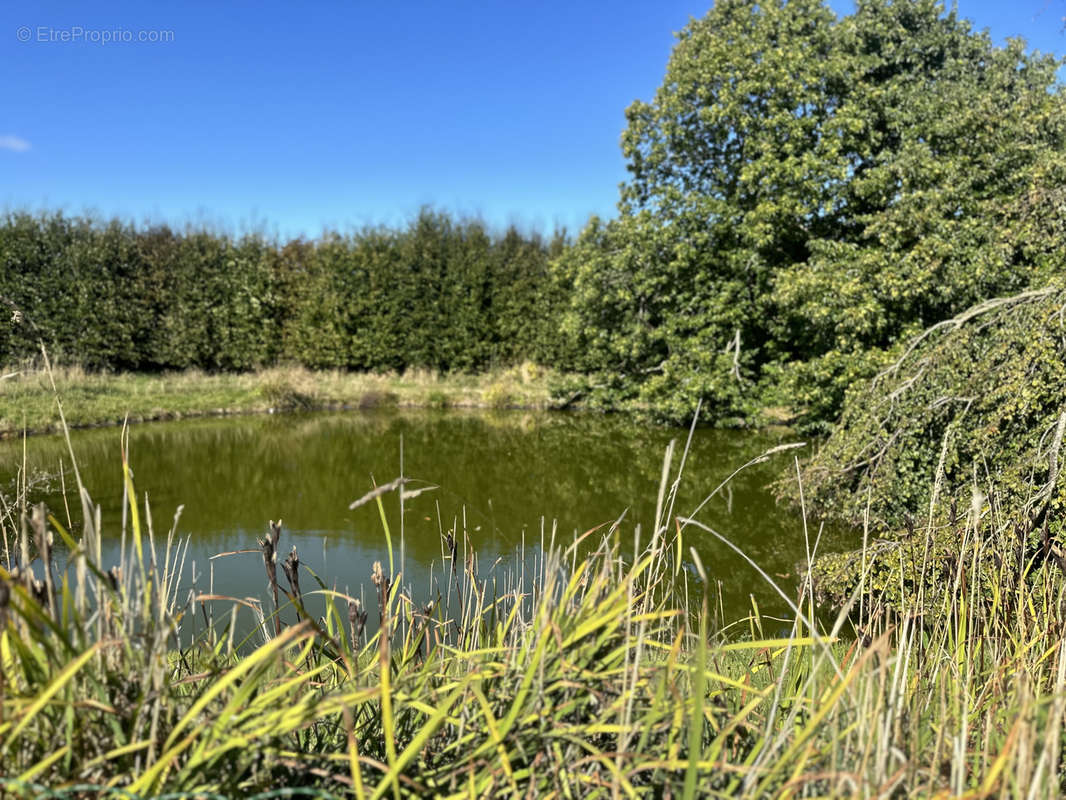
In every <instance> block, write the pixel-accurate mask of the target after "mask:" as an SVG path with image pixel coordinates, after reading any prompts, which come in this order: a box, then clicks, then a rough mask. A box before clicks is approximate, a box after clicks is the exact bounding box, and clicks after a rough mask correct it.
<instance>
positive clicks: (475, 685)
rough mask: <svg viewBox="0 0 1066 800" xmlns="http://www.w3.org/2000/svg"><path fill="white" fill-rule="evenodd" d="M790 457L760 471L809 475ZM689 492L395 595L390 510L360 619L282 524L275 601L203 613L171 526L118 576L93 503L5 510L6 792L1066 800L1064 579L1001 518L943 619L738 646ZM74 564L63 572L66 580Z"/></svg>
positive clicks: (799, 600) (756, 638)
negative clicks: (186, 582)
mask: <svg viewBox="0 0 1066 800" xmlns="http://www.w3.org/2000/svg"><path fill="white" fill-rule="evenodd" d="M780 450H781V448H774V450H773V451H770V452H769V453H768V454H767V456H766V457H768V458H778V459H782V460H783V461H784V459H787V458H789V455H790V454H782V453H780V452H775V451H780ZM783 465H784V464H783ZM675 474H677V460H676V459H675V460H671V459H670V458H669V456H668V460H667V463H666V464H665V465H664V470H663V475H664V477H663V482H662V486H661V488H660V501H659V503H658V507H659V510H658V511H657V512H656V515H655V517H656V518H655V519H654V520H648V521H645V527H644V529H643V534H641V532H639V531H635V530H633V529H632V528H631V527H625V528H618V529H616V528H613V527H605V528H602V529H599V530H594V531H590V532H588V533H587V534H585V535H584V536H583V537H581V538H580V540H578V541H574V542H563V543H561V544H560V543H558V542H556V541H555V537H554V536H552V535H551V533H550V531H548V532H546V533H545V535H544V539H543V541H542V542H540V543H539V545H536V546H532V547H531V549H530V551H529V552H528V553H524V554H521V558H519V559H517V560H516V561H515V562H514V563H513V564H511V565H510V566H509V567H508V565H506V564H497V565H484V564H480V563H479V561H478V558H477V555H476V553H475V552H474V551H473V550H472V549H471V547H470V545H469V543H468V542H467V541H465V540H464V538H463V536H462V534H461V531H460V530H457V529H448V528H447V527H446V526H445V527H442V539H441V557H440V561H439V562H438V566H437V569H436V570H435V573H434V574H436V575H437V576H438V577H437V579H436V580H433V581H432V583H431V585H425V586H412V585H411V584H410V583H409V581H407V580H406V579H405V578H404V576H403V575H402V574H400V573H399V564H400V563H401V559H400V557H399V556H398V555H397V557H396V558H395V559H393V558H392V557H391V552H392V551H393V550H394V549H396V548H398V547H399V537H398V536H397V532H396V531H390V529H389V527H388V524H387V522H386V517H385V515H384V513H382V515H381V519H382V527H381V531H380V535H381V536H382V537H383V538H384V540H385V541H386V543H388V545H389V550H390V558H389V563H385V564H379V565H375V567H374V570H373V572H372V573H371V574H369V575H365V576H352V580H353V581H354V582H355V583H363V584H364V585H365V586H366V588H367V591H366V595H365V596H366V597H367V598H372V599H371V600H370V601H369V602H368V604H367V605H368V607H365V608H364V607H363V606H361V605H360V604H359V603H358V601H356V600H355V598H354V597H348V596H347V595H342V594H339V593H337V592H336V591H334V590H332V589H330V588H328V587H326V586H323V585H321V584H320V583H318V582H317V577H316V576H315V574H314V573H312V572H310V571H308V570H307V569H306V568H305V567H301V565H300V562H299V554H298V553H297V552H295V549H294V548H293V549H291V550H290V547H289V544H288V542H287V541H286V537H285V533H284V529H283V528H281V527H280V526H274V525H273V524H271V525H270V526H269V527H268V526H267V524H266V521H265V520H264V529H265V530H266V531H267V534H266V535H265V537H264V539H263V540H262V542H261V543H260V546H261V548H262V549H263V551H264V561H263V564H264V573H263V581H264V587H265V588H266V589H267V594H266V595H265V597H266V599H265V600H262V601H260V600H255V599H245V598H241V599H236V598H229V597H226V596H225V594H224V592H225V588H224V587H215V591H214V593H212V594H209V595H208V594H200V595H196V596H186V595H183V594H182V590H181V589H180V578H181V574H182V571H183V564H182V547H181V543H180V541H176V540H175V539H174V538H173V537H172V536H171V535H167V534H163V533H162V532H160V531H155V530H154V529H153V524H152V515H151V513H150V509H149V508H148V507H147V506H146V505H140V504H139V502H138V501H137V500H132V501H131V502H130V503H129V508H128V511H129V515H128V529H127V530H126V531H125V542H126V547H125V548H124V551H123V552H122V555H121V562H120V563H117V564H115V563H105V562H104V561H103V560H102V558H101V552H102V548H101V541H102V537H103V536H104V534H105V532H103V531H100V530H98V529H97V528H96V526H95V524H94V523H93V522H92V520H93V519H94V515H93V514H92V513H91V510H92V508H91V500H90V499H89V497H88V495H87V494H86V493H80V494H81V496H82V497H83V498H84V499H85V506H84V507H83V516H84V518H85V519H87V520H89V523H88V524H86V525H85V526H84V528H83V529H82V530H80V531H77V532H72V531H67V530H65V529H64V528H63V527H62V526H61V524H60V523H59V522H58V520H57V519H56V518H54V517H50V516H48V514H47V512H46V510H45V509H43V508H41V509H38V508H35V507H33V506H32V503H31V502H30V501H31V499H32V498H28V497H26V496H19V497H14V498H7V499H6V500H5V503H6V506H7V507H8V508H15V509H18V508H21V510H22V515H21V519H22V520H23V522H18V521H16V519H15V517H12V516H8V515H5V516H3V517H0V520H3V522H2V524H3V535H4V539H5V541H6V542H7V543H8V547H7V548H6V549H5V551H4V552H3V553H2V554H0V559H3V564H4V567H3V568H2V569H0V631H2V632H0V711H2V714H0V764H3V767H4V769H3V789H4V791H6V792H7V793H8V794H9V795H12V796H15V797H31V796H37V795H39V794H40V792H41V791H42V787H48V788H49V789H52V790H58V791H60V792H65V793H66V794H67V796H78V797H96V796H115V797H117V796H124V797H128V796H131V795H132V796H150V795H156V794H160V793H171V792H173V793H178V794H179V795H180V796H190V797H191V796H198V795H201V796H202V795H207V794H209V793H217V794H222V795H225V796H230V797H237V796H250V795H256V794H260V795H261V796H264V797H266V796H277V794H276V793H277V792H278V791H279V790H282V789H288V790H306V791H307V792H311V791H312V790H313V791H314V792H316V793H327V794H328V795H331V796H332V795H336V796H355V797H360V798H362V797H386V796H389V797H427V796H445V797H615V796H617V797H680V798H692V797H719V796H720V797H752V798H754V797H806V796H866V797H931V796H959V797H994V796H995V797H1022V796H1025V797H1056V796H1059V795H1060V794H1061V792H1062V791H1063V789H1064V788H1066V780H1064V774H1063V771H1062V761H1061V756H1062V745H1063V740H1062V734H1061V732H1062V727H1063V722H1064V719H1066V642H1064V641H1063V636H1062V631H1063V630H1066V594H1064V585H1063V581H1062V580H1061V576H1060V575H1059V574H1058V573H1057V572H1055V571H1054V568H1053V567H1052V566H1050V565H1049V566H1048V567H1047V568H1045V569H1043V570H1039V571H1038V570H1036V568H1035V567H1034V566H1033V565H1032V564H1026V563H1015V562H1014V561H1013V560H1012V559H1011V558H1010V554H1011V553H1012V552H1013V550H1012V548H1011V547H1009V546H1008V545H1009V541H1010V538H1009V537H1010V536H1011V535H1012V534H1011V531H1010V528H1009V525H1005V524H1004V523H1005V522H1009V519H1008V518H1007V516H1006V515H1005V511H1004V510H1003V509H997V512H996V514H995V515H993V514H992V512H990V511H988V510H987V509H985V508H982V506H981V505H980V504H978V503H975V504H974V506H973V508H972V509H971V510H970V512H969V513H968V514H965V513H964V514H963V515H962V516H961V517H960V518H959V521H958V524H959V526H960V531H961V532H962V535H963V536H962V538H963V542H964V544H963V548H962V551H961V553H962V555H961V557H960V558H959V559H958V561H957V562H956V563H955V564H954V565H953V566H952V567H951V568H950V569H946V570H943V573H942V574H941V575H940V581H939V585H940V591H939V593H938V594H937V595H936V596H935V597H929V596H924V595H921V594H919V595H910V594H908V592H907V590H906V587H900V588H901V591H902V596H901V599H900V602H899V604H898V605H895V606H894V607H893V609H891V610H890V609H888V608H884V607H882V606H880V605H879V604H878V603H877V601H876V598H877V593H876V591H873V587H869V586H867V587H865V589H869V590H870V591H869V592H867V591H866V590H865V589H864V590H863V591H859V592H856V593H855V594H854V595H853V597H852V598H850V599H851V601H852V604H851V605H850V607H849V608H847V609H846V614H841V615H840V616H838V617H837V618H836V620H835V622H834V623H832V624H830V625H820V624H819V623H818V622H817V621H816V620H817V617H818V616H819V613H818V612H819V609H818V608H817V606H816V600H815V598H814V596H813V593H812V591H811V587H810V586H809V585H803V586H802V587H801V589H800V592H799V594H798V596H794V597H793V598H792V601H793V602H794V603H795V606H794V608H795V612H796V613H795V617H794V619H793V620H791V621H789V620H786V621H781V620H768V619H763V618H762V617H761V616H760V615H759V613H758V610H757V609H753V612H752V614H751V616H750V618H749V619H747V620H745V621H743V622H741V623H739V624H733V625H732V626H730V627H728V628H723V626H722V624H721V620H719V619H718V618H717V617H716V615H715V613H714V608H715V591H714V586H715V576H714V574H713V572H712V573H711V575H709V576H708V575H707V574H706V570H705V567H704V565H703V564H702V563H701V562H700V561H699V559H698V557H696V556H695V551H694V550H691V549H690V548H689V546H688V543H689V542H691V541H693V540H694V537H716V536H718V534H717V533H715V532H714V531H711V530H710V529H709V528H706V527H705V526H703V525H702V524H701V523H699V522H698V521H696V520H694V519H691V518H690V517H688V516H686V514H687V513H688V512H689V511H690V510H688V509H680V508H675V507H674V503H673V500H672V498H673V497H674V496H675V491H674V488H673V487H674V485H675V484H674V480H675ZM124 475H125V481H126V489H127V497H129V498H137V497H138V494H137V492H136V490H135V487H134V485H133V481H132V477H131V472H130V471H129V470H126V469H124ZM677 475H678V476H677V479H678V480H683V476H680V475H679V474H677ZM79 488H80V487H79ZM402 490H403V484H402V482H392V483H389V484H384V485H383V486H382V489H381V490H380V491H379V492H374V493H371V495H368V496H366V497H363V498H359V499H357V500H355V501H354V502H355V503H371V504H377V505H378V506H379V508H383V504H384V503H397V502H399V503H402V502H403V496H402V494H401V492H402ZM716 491H718V490H716ZM77 496H78V493H74V492H72V497H71V502H72V504H74V505H75V507H77V504H78V499H77ZM350 500H352V498H338V502H343V503H345V504H348V503H349V501H350ZM169 511H170V510H169V509H156V513H157V515H158V514H161V513H167V514H169ZM15 516H16V517H17V516H18V515H15ZM114 533H115V532H112V535H114ZM924 533H926V534H928V533H931V531H926V532H924ZM806 534H807V532H806V531H803V530H797V531H796V535H797V536H804V535H806ZM809 535H810V539H809V542H810V545H811V547H812V549H814V548H815V547H816V541H815V539H816V537H815V536H814V532H813V531H811V532H810V534H809ZM634 541H635V542H636V544H635V545H634V544H633V542H634ZM394 545H395V548H394ZM55 546H58V547H60V548H68V549H69V551H70V553H71V556H70V557H69V558H67V559H59V560H57V559H55V558H54V556H53V554H52V552H53V550H54V547H55ZM16 562H19V563H22V564H26V563H32V564H33V571H34V575H33V576H31V575H30V574H29V571H28V570H26V569H24V568H22V569H16V567H15V564H16ZM279 562H280V563H279ZM64 563H65V564H66V566H62V564H64ZM864 563H865V562H864ZM46 565H47V568H46ZM711 566H713V565H711ZM858 568H859V569H860V571H861V570H862V566H861V564H860V566H859V567H858ZM933 568H937V569H941V568H940V567H934V566H932V565H931V566H930V569H933ZM719 577H722V576H719ZM723 579H724V578H723ZM767 579H768V580H770V578H767ZM982 587H995V588H994V590H993V591H990V592H985V591H983V589H982ZM919 591H920V590H919ZM334 601H336V602H334ZM238 619H240V620H243V621H244V624H243V625H238V624H237V622H238ZM249 623H250V624H249ZM782 625H784V632H783V633H782V632H781V631H782ZM249 627H250V628H251V629H252V630H253V633H252V635H251V636H250V637H248V638H247V639H245V640H243V641H242V639H241V637H240V636H239V635H235V634H236V632H237V631H238V630H239V629H248V628H249ZM120 790H121V793H120ZM303 796H322V794H305V795H303Z"/></svg>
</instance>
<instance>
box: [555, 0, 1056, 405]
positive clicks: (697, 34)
mask: <svg viewBox="0 0 1066 800" xmlns="http://www.w3.org/2000/svg"><path fill="white" fill-rule="evenodd" d="M1057 67H1058V62H1056V61H1055V60H1054V59H1052V58H1050V57H1044V56H1040V55H1039V54H1033V53H1030V52H1028V51H1026V49H1025V47H1024V45H1023V44H1022V43H1021V42H1017V41H1012V42H1010V43H1009V44H1008V45H1007V46H1006V47H996V46H995V45H994V44H993V43H992V41H991V40H990V38H989V37H988V35H987V34H986V33H981V32H974V31H973V30H972V29H971V27H970V25H969V23H968V22H966V21H965V20H962V19H959V18H958V17H957V16H956V14H955V13H954V12H951V13H948V12H946V11H945V9H944V7H943V4H942V3H940V2H935V1H934V0H860V2H859V3H858V5H857V9H856V11H855V13H854V14H852V15H850V16H847V17H844V18H842V19H839V20H838V19H836V18H835V16H834V14H833V12H832V11H831V10H830V9H829V8H828V7H827V6H826V5H825V4H824V3H823V2H820V1H819V0H770V2H759V3H756V2H750V0H719V2H717V3H716V4H715V7H714V8H713V9H712V10H711V11H710V12H709V13H708V14H707V16H706V17H704V18H703V19H701V20H695V21H692V22H691V23H690V24H689V25H688V26H687V27H686V28H685V29H684V30H683V31H682V32H681V33H680V34H679V41H678V43H677V45H676V47H675V49H674V52H673V54H672V56H671V59H670V62H669V65H668V68H667V72H666V77H665V79H664V81H663V84H662V86H661V87H660V88H659V90H658V91H657V93H656V95H655V98H654V99H653V100H652V101H651V102H648V103H645V102H636V103H634V104H633V105H632V106H630V108H629V109H628V110H627V112H626V116H627V120H628V127H627V128H626V130H625V133H624V134H623V137H622V147H623V151H624V154H625V156H626V158H627V160H628V169H629V172H630V178H629V180H628V181H627V182H626V183H625V184H623V186H622V190H621V201H620V204H619V208H620V215H619V217H618V218H617V219H615V220H612V221H610V222H607V223H602V222H599V221H593V222H592V223H590V225H589V226H588V227H587V229H586V230H585V231H584V233H583V234H582V236H581V237H580V239H579V241H578V242H577V244H576V246H575V247H574V248H573V249H572V250H571V251H569V252H568V253H567V255H566V256H565V257H564V258H562V259H561V260H560V261H559V263H558V267H559V269H560V271H561V273H562V275H563V276H564V278H565V279H566V280H567V281H568V282H569V283H570V284H571V285H572V286H573V287H574V293H573V302H572V305H571V308H570V313H569V315H568V320H567V326H568V330H569V332H570V333H571V335H572V336H573V337H574V338H575V339H576V340H577V341H578V343H579V345H580V350H581V352H582V354H583V356H582V357H583V359H584V363H583V364H582V365H581V366H583V367H585V368H586V369H589V370H592V371H595V372H598V373H599V374H600V376H601V378H600V380H599V381H594V383H596V384H598V386H599V387H600V389H601V395H602V396H603V397H604V399H605V400H606V401H608V402H611V403H617V404H626V403H632V404H636V405H640V406H645V407H650V408H652V409H654V410H655V411H656V412H657V413H658V415H659V416H662V417H666V418H671V419H682V418H684V417H686V416H690V415H691V413H692V412H693V410H694V408H695V405H696V402H697V400H698V399H700V398H703V399H704V401H705V408H707V409H708V410H709V412H710V413H711V414H712V415H713V416H716V417H717V418H719V419H724V418H740V419H743V418H750V415H751V414H752V412H753V410H754V409H755V408H756V407H757V406H758V405H759V404H761V403H765V402H767V401H768V399H772V397H773V394H774V392H776V393H777V397H778V398H782V397H783V398H784V399H786V400H787V401H788V402H790V403H792V404H793V405H795V406H800V407H804V408H805V409H806V412H807V420H808V422H812V423H817V422H819V421H826V420H830V419H832V418H833V417H834V416H835V415H836V414H837V412H838V410H839V406H840V403H841V401H842V398H843V393H844V390H845V389H846V387H847V386H848V385H849V384H850V383H851V382H852V381H854V380H855V379H857V378H861V377H864V376H867V375H869V374H870V373H871V372H872V371H873V370H875V369H876V368H877V367H878V366H879V365H881V364H883V363H884V361H885V358H886V353H887V352H889V351H890V350H891V348H892V347H893V346H894V345H895V343H896V342H897V341H898V340H899V339H900V337H901V336H904V335H907V334H909V333H911V332H913V331H916V330H920V329H921V328H923V327H925V326H926V325H928V324H931V323H934V322H936V321H938V320H940V319H944V318H947V317H950V316H951V315H952V314H954V313H957V312H958V311H960V310H961V309H963V308H965V307H967V306H969V305H971V304H973V303H975V302H977V301H979V300H981V299H983V298H985V297H988V296H991V295H994V294H997V293H1004V292H1009V291H1014V290H1018V289H1020V288H1023V287H1024V286H1026V285H1029V284H1031V283H1032V282H1033V281H1034V279H1037V278H1042V277H1043V275H1044V274H1046V272H1047V270H1048V259H1047V258H1042V259H1041V258H1036V257H1034V256H1033V253H1032V248H1031V247H1029V246H1028V245H1027V244H1026V242H1025V237H1024V236H1023V235H1021V233H1020V231H1021V230H1022V228H1021V227H1020V226H1023V225H1024V224H1026V223H1025V220H1029V221H1030V223H1031V220H1032V219H1033V218H1034V212H1033V211H1032V209H1031V208H1029V207H1028V206H1027V203H1028V202H1030V201H1031V200H1032V198H1039V197H1042V196H1045V195H1046V191H1045V190H1047V189H1048V188H1049V186H1052V182H1050V181H1049V176H1053V175H1056V174H1058V173H1059V172H1061V170H1058V169H1057V168H1055V167H1054V166H1052V165H1055V164H1057V163H1058V159H1059V158H1060V156H1061V154H1062V153H1063V151H1064V149H1066V113H1064V104H1063V96H1062V93H1061V92H1060V91H1059V87H1058V85H1057V83H1056V75H1055V73H1056V69H1057ZM1036 216H1039V213H1037V214H1036ZM1054 249H1055V248H1054V247H1053V246H1052V247H1050V248H1045V249H1044V251H1042V252H1045V254H1046V252H1049V251H1053V250H1054ZM1052 260H1053V259H1052ZM604 392H610V394H603V393H604Z"/></svg>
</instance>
